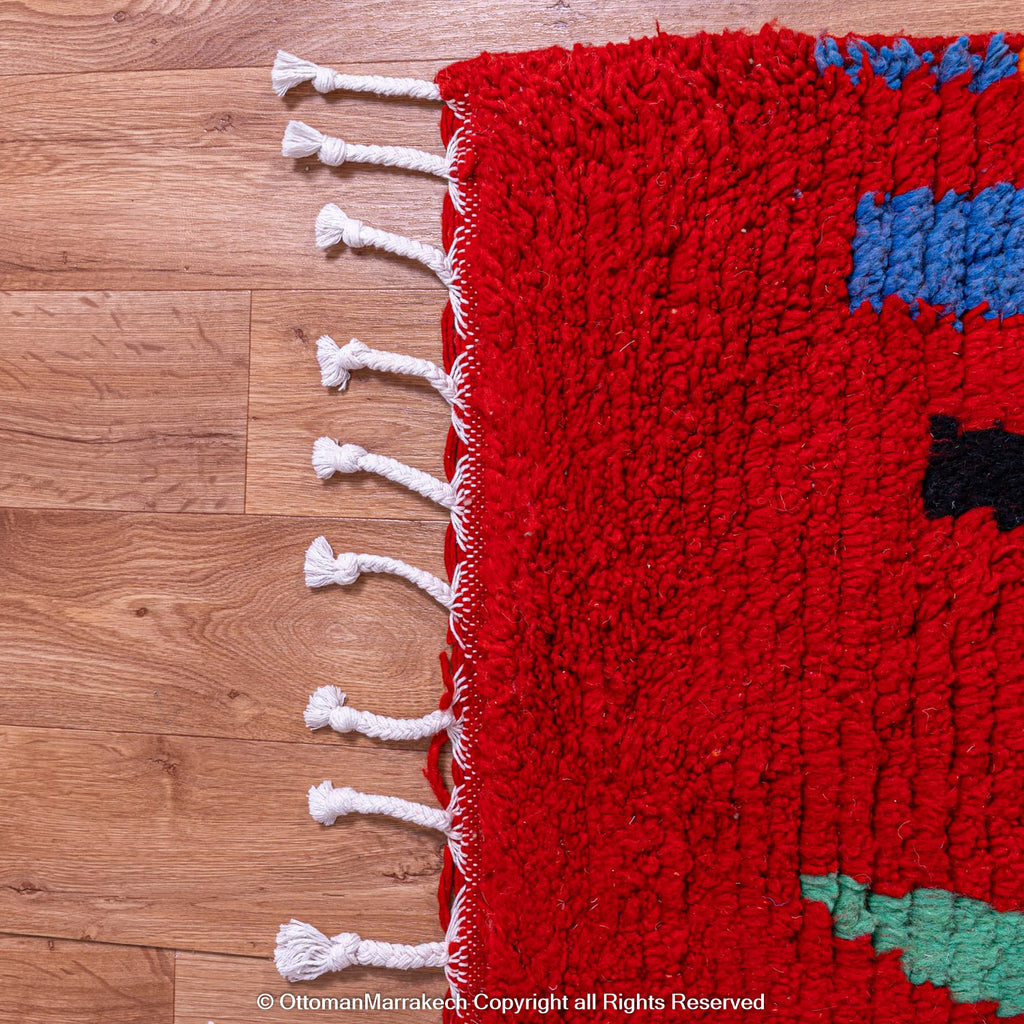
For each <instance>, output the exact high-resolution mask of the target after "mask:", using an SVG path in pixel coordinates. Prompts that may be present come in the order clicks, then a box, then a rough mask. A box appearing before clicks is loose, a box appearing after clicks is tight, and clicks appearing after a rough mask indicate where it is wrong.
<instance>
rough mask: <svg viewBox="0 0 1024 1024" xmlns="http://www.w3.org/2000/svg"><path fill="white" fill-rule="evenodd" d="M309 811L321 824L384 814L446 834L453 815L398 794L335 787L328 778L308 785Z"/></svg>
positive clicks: (450, 825) (449, 829) (331, 823)
mask: <svg viewBox="0 0 1024 1024" xmlns="http://www.w3.org/2000/svg"><path fill="white" fill-rule="evenodd" d="M309 813H310V816H311V817H312V818H313V820H314V821H319V822H320V824H321V825H333V824H334V823H335V822H336V821H337V820H338V818H341V817H343V816H344V815H346V814H383V815H386V816H387V817H389V818H397V819H398V820H399V821H408V822H410V823H411V824H413V825H419V826H420V827H422V828H432V829H435V830H436V831H438V832H444V833H445V835H447V834H449V833H450V832H451V831H452V816H451V814H450V813H449V812H448V811H446V810H444V809H443V808H441V807H428V806H427V805H426V804H417V803H413V802H412V801H411V800H402V799H400V798H399V797H397V796H385V795H381V794H377V793H360V792H359V791H358V790H355V789H351V788H350V787H348V786H339V787H337V788H335V787H334V785H333V784H332V783H331V782H321V783H320V785H319V786H312V787H310V790H309Z"/></svg>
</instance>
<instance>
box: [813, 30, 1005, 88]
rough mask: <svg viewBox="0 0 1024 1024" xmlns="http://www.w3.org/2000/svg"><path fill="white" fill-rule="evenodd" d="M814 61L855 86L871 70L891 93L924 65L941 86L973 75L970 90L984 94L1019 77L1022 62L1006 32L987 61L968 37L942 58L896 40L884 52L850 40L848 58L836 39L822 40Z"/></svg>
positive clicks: (997, 39)
mask: <svg viewBox="0 0 1024 1024" xmlns="http://www.w3.org/2000/svg"><path fill="white" fill-rule="evenodd" d="M814 57H815V60H816V61H817V63H818V70H819V71H820V72H821V73H822V74H824V73H825V71H826V69H828V68H830V67H836V68H841V69H842V70H844V71H845V72H846V74H847V75H848V76H849V78H850V81H852V82H853V83H854V85H856V84H857V83H858V82H859V81H860V75H861V72H862V71H863V70H864V67H865V66H867V67H869V68H871V70H872V71H873V72H874V73H875V75H876V76H878V77H879V78H884V79H885V81H886V84H887V85H888V86H889V88H890V89H899V88H900V86H902V85H903V80H904V79H905V78H906V77H907V75H909V74H910V72H911V71H916V70H917V69H918V68H919V67H921V65H922V64H924V65H927V66H928V68H929V69H930V70H931V72H932V73H933V74H934V75H935V84H936V85H937V86H939V85H944V84H945V83H946V82H949V81H951V80H952V79H954V78H957V77H958V76H960V75H963V74H967V75H970V80H969V82H968V84H967V88H968V89H970V90H971V92H981V91H982V90H983V89H987V88H988V87H989V86H990V85H991V84H992V83H993V82H998V81H999V80H1000V79H1001V78H1009V77H1010V76H1011V75H1015V74H1016V73H1017V62H1018V55H1017V54H1016V53H1015V52H1014V51H1013V50H1011V49H1010V47H1009V46H1007V44H1006V40H1005V38H1004V37H1003V33H1002V32H999V33H997V34H996V35H994V36H993V37H992V38H991V39H990V40H989V44H988V49H987V50H986V51H985V55H984V57H983V56H981V54H978V53H971V50H970V40H969V39H968V38H967V36H961V37H960V38H959V39H957V40H956V41H955V42H953V43H951V44H950V45H949V46H948V47H947V48H946V51H945V53H943V54H941V55H937V54H934V53H932V52H931V50H925V51H924V52H923V53H920V54H919V53H918V52H917V51H916V50H915V49H914V47H913V45H912V44H911V43H910V41H909V40H907V39H896V40H894V41H893V43H892V46H883V47H881V48H878V47H874V46H872V45H871V44H870V43H869V42H867V41H866V40H864V39H850V40H849V41H848V42H847V43H846V53H845V55H844V54H843V51H842V50H841V49H840V45H839V43H838V42H836V40H835V39H833V38H832V37H831V36H821V37H820V38H819V39H818V43H817V45H816V46H815V49H814Z"/></svg>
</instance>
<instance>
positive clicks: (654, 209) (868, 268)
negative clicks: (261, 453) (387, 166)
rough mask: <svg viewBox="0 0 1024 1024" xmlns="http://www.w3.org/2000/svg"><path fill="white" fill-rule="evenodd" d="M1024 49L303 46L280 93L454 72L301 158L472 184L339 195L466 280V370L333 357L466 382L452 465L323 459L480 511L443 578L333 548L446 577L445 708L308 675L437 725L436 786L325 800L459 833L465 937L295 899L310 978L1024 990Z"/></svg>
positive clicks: (752, 40) (638, 994)
mask: <svg viewBox="0 0 1024 1024" xmlns="http://www.w3.org/2000/svg"><path fill="white" fill-rule="evenodd" d="M1022 45H1024V38H1021V37H1010V36H1006V37H1003V36H1002V35H998V36H994V37H983V38H982V37H978V38H970V39H967V38H964V39H959V40H958V39H954V38H950V39H909V40H907V39H893V38H886V39H882V38H868V39H866V40H860V39H854V38H848V39H838V40H833V39H827V38H821V39H815V38H813V37H809V36H803V35H797V34H794V33H792V32H788V31H785V30H775V29H771V28H765V29H764V30H763V31H761V32H760V33H759V34H754V35H747V34H739V33H727V34H724V35H716V36H710V35H701V36H697V37H694V38H679V37H674V36H670V35H664V34H662V35H658V36H656V37H654V38H651V39H645V40H639V41H636V42H631V43H628V44H622V45H614V46H608V47H602V48H577V49H576V50H574V51H572V52H565V51H563V50H560V49H552V50H546V51H543V52H538V53H529V54H520V55H511V56H509V55H500V56H493V55H483V56H481V57H479V58H477V59H474V60H471V61H468V62H465V63H462V64H458V65H455V66H453V67H450V68H447V69H446V70H444V71H443V72H441V74H440V75H439V76H438V78H437V82H436V85H435V84H433V83H416V82H409V81H406V80H392V79H372V78H352V77H350V76H344V75H339V74H337V73H336V72H332V71H330V70H329V69H327V68H324V67H320V66H317V65H313V64H307V63H306V62H303V61H299V60H297V59H295V58H292V57H290V56H288V55H282V56H281V58H280V59H279V64H278V67H277V69H276V72H275V85H276V86H277V88H278V90H279V91H281V92H283V91H284V90H286V89H287V88H290V87H291V86H293V85H297V84H300V83H301V82H303V81H309V80H311V81H312V83H313V86H314V87H315V88H316V89H318V90H319V91H321V92H324V91H328V90H330V89H334V88H354V89H362V90H364V91H374V92H381V93H390V94H398V95H418V96H420V97H421V98H424V99H427V100H431V99H440V100H442V101H443V102H444V104H445V106H444V107H443V115H442V117H441V127H442V136H443V141H444V142H445V144H446V145H447V153H446V156H445V157H444V158H440V157H430V156H429V155H428V154H418V155H417V154H416V153H415V151H409V150H397V149H394V150H391V149H389V148H388V147H362V146H353V145H351V144H349V145H347V146H346V144H345V143H343V142H341V140H338V139H333V138H331V137H329V136H322V135H320V133H319V132H316V131H314V130H313V129H309V128H308V127H306V126H304V125H294V124H293V125H292V126H290V128H289V136H287V137H286V142H285V153H286V155H290V156H309V155H318V156H319V158H320V159H321V160H323V161H324V162H327V163H335V164H337V163H341V162H343V161H345V160H348V161H350V162H351V161H353V160H354V161H360V162H376V163H391V164H396V165H398V166H405V167H410V168H412V169H415V170H418V171H424V172H426V173H434V174H437V175H439V176H441V177H443V178H447V179H448V181H449V196H448V197H447V198H446V199H445V203H444V216H443V226H444V249H443V250H438V249H433V248H432V247H430V246H424V245H421V244H419V243H414V242H411V241H410V240H408V239H405V238H403V237H400V236H397V235H390V234H387V233H385V232H382V231H379V230H376V229H374V228H369V227H367V226H366V225H363V224H361V223H360V222H358V221H355V220H352V219H351V218H349V217H347V216H346V215H345V214H343V213H342V212H341V210H339V209H338V207H336V206H333V205H331V206H328V207H326V208H325V210H324V211H323V212H322V213H321V215H320V218H319V220H318V240H319V243H320V244H321V245H322V246H324V247H326V246H330V245H334V244H338V243H343V244H347V245H350V246H367V245H370V246H379V247H382V248H385V249H389V250H391V251H393V252H399V253H402V254H404V255H407V256H409V257H411V258H413V259H418V260H420V261H421V262H423V263H425V264H426V265H427V266H428V267H429V268H430V269H431V270H433V271H434V272H435V273H436V274H437V276H438V277H439V278H440V280H441V281H442V283H443V284H444V285H445V286H447V287H448V288H449V292H450V295H451V300H452V301H451V304H450V306H449V309H448V311H447V314H446V316H445V319H444V322H443V325H442V331H443V337H444V352H445V357H444V367H443V370H442V369H441V368H439V367H431V366H430V364H424V363H422V361H418V360H409V359H408V358H404V357H402V356H400V355H396V354H394V353H382V352H378V351H376V350H374V349H373V345H372V339H364V341H365V344H362V343H357V342H353V343H351V344H349V345H343V346H339V345H337V344H335V343H334V342H333V341H332V340H331V339H330V338H326V339H322V341H321V346H320V354H321V363H322V367H323V374H324V382H325V383H326V384H329V385H334V386H340V387H344V386H346V384H348V383H349V380H348V378H349V374H350V373H351V372H352V371H353V370H356V369H359V368H361V367H368V368H370V369H371V370H378V371H395V372H402V373H418V374H419V375H421V376H426V377H427V378H428V379H429V380H431V382H432V383H433V384H434V385H435V387H437V388H438V390H439V391H440V392H441V393H442V395H444V396H445V397H446V398H447V400H448V401H449V402H450V403H451V404H452V410H453V429H452V433H451V436H450V439H449V445H448V460H447V467H448V473H449V479H448V480H446V481H438V480H431V479H430V478H427V477H425V476H424V474H417V472H416V471H415V470H411V469H409V468H408V467H405V466H402V465H401V464H399V463H394V462H393V461H392V460H390V459H388V458H386V453H367V452H365V451H363V450H362V449H353V448H352V446H348V445H344V444H343V443H342V444H341V445H338V444H336V443H334V441H333V440H332V439H322V440H321V441H320V442H318V449H317V455H316V456H315V458H314V463H315V465H316V468H317V472H318V473H320V475H322V476H329V475H331V474H332V473H334V472H354V471H357V470H358V471H367V472H376V473H380V474H382V475H385V476H388V477H390V478H391V479H393V480H397V481H399V482H400V483H404V484H405V485H407V486H410V487H413V488H414V489H416V490H419V491H421V493H425V494H428V496H430V497H432V498H434V500H437V501H439V502H441V503H442V504H444V505H446V507H448V508H450V509H451V510H452V518H453V527H452V530H451V531H450V536H449V545H448V551H447V555H448V571H449V579H448V580H438V579H435V578H434V577H428V576H427V575H426V574H424V573H421V572H419V570H416V569H414V568H413V567H410V566H406V565H404V564H403V563H398V562H394V561H393V560H390V559H387V558H386V557H377V556H372V555H356V554H341V555H338V554H335V550H342V551H343V550H344V537H337V538H328V541H329V542H330V543H328V541H324V540H322V539H321V540H318V541H317V542H316V543H315V544H314V545H313V547H312V548H311V549H310V553H309V556H308V559H307V566H306V569H307V580H308V582H309V583H310V584H311V585H314V586H320V585H324V584H328V583H341V584H344V583H348V582H351V581H352V580H353V579H355V578H356V576H358V575H359V574H360V573H361V572H397V573H399V574H401V575H405V576H407V578H409V579H410V580H411V581H412V582H413V583H416V584H417V585H419V586H421V587H423V588H424V589H425V590H426V591H427V592H428V593H429V594H431V595H432V596H433V597H435V598H436V599H437V600H439V601H441V602H442V603H443V604H445V605H446V606H447V607H449V608H450V609H451V631H450V636H449V640H450V645H451V649H450V653H449V654H448V656H447V657H446V658H445V676H444V678H445V683H446V695H445V697H444V699H443V700H442V701H441V710H440V711H435V712H433V713H432V715H428V716H425V717H424V718H423V719H416V720H403V721H399V722H395V721H394V720H391V719H381V718H379V716H375V715H371V714H368V713H367V712H362V711H356V710H354V709H351V708H348V707H347V706H345V705H344V704H343V703H342V701H343V698H340V699H339V695H338V694H337V693H336V692H335V693H333V694H332V693H324V692H319V694H318V695H314V700H313V701H312V702H311V704H310V709H309V710H308V711H307V721H309V722H310V724H311V726H313V727H319V726H321V725H330V726H332V727H333V728H336V729H340V730H342V731H345V730H351V729H359V730H360V731H364V732H368V733H369V734H370V735H376V736H380V737H383V738H385V739H386V738H389V737H392V736H399V735H401V736H407V735H420V736H422V735H435V736H436V738H435V741H434V745H433V747H432V750H431V755H430V760H429V769H428V770H429V775H430V778H431V779H432V781H433V784H434V786H435V788H436V790H437V795H438V800H439V805H438V806H437V807H433V808H431V807H422V806H420V805H411V804H406V803H405V802H404V801H396V800H394V799H393V798H389V797H386V796H380V797H378V796H368V795H366V794H358V793H353V792H352V791H351V790H346V789H343V788H336V787H333V786H332V785H331V784H330V783H324V784H323V785H322V786H318V787H316V788H315V789H314V791H313V793H312V794H311V801H310V806H311V811H312V812H313V815H314V817H315V818H316V819H317V820H318V821H321V822H323V823H325V824H332V823H333V822H334V821H335V819H337V818H339V817H340V816H341V815H344V814H346V813H349V812H353V811H363V812H367V813H386V814H393V815H395V816H398V817H402V818H404V819H405V820H407V821H412V822H416V823H417V824H418V825H423V826H427V827H434V828H438V829H440V830H441V831H443V832H445V833H446V835H447V836H448V845H447V853H446V868H445V872H444V876H443V878H442V880H441V910H442V914H441V917H442V925H443V926H444V927H445V928H447V934H446V936H445V937H444V939H443V941H442V940H440V938H439V941H436V942H428V943H419V944H409V945H403V944H401V943H397V942H394V943H392V942H381V941H373V940H363V939H360V938H359V936H356V935H353V934H351V933H347V932H341V933H340V934H337V935H334V936H333V937H332V938H328V937H326V936H325V935H324V934H323V933H321V932H320V931H318V930H317V929H314V928H311V927H310V926H308V925H302V924H299V923H298V922H293V923H292V924H291V925H287V926H285V927H283V928H282V932H281V936H280V945H279V950H278V958H277V959H278V966H279V967H280V968H281V970H282V973H283V974H285V976H286V977H288V978H289V979H290V980H296V981H298V980H302V979H303V978H307V977H313V976H316V975H318V974H320V973H323V972H324V971H328V970H336V969H340V968H342V967H344V966H346V965H347V964H351V963H357V964H380V965H384V966H396V967H410V966H423V965H434V966H443V967H444V968H445V969H446V970H447V972H448V977H449V979H450V981H451V984H452V991H453V993H454V995H455V996H457V997H458V998H457V999H453V1000H452V1004H451V1005H450V1006H449V1008H448V1009H447V1010H446V1011H445V1012H446V1016H447V1018H448V1019H449V1020H452V1021H480V1022H487V1024H491V1022H497V1021H514V1022H524V1024H525V1022H532V1021H539V1020H551V1019H557V1020H562V1021H572V1022H576V1021H592V1022H595V1024H612V1022H617V1021H625V1020H644V1021H659V1020H666V1021H681V1020H685V1019H690V1018H691V1017H694V1016H695V1015H698V1014H702V1015H703V1016H704V1018H705V1019H714V1020H718V1021H729V1022H731V1021H747V1020H751V1021H753V1020H761V1019H765V1018H766V1017H767V1018H770V1019H772V1020H777V1021H784V1022H797V1021H808V1022H809V1021H814V1022H825V1021H827V1022H837V1024H838V1022H846V1021H849V1022H857V1024H861V1022H863V1021H872V1022H875V1024H899V1022H908V1024H909V1022H913V1024H925V1022H940V1021H941V1022H949V1021H956V1022H968V1021H971V1022H978V1021H994V1020H996V1019H997V1018H1000V1019H1005V1018H1010V1017H1014V1016H1015V1015H1024V913H1022V911H1024V817H1022V815H1024V528H1021V527H1022V524H1024V145H1022V143H1024V129H1022V124H1024V122H1022V118H1021V114H1020V111H1021V110H1022V109H1024V82H1022V77H1021V73H1020V67H1019V62H1018V51H1019V50H1020V49H1021V47H1022ZM382 83H383V84H382ZM396 83H397V84H396ZM417 90H418V91H417ZM340 201H341V200H339V202H340ZM342 205H344V204H343V203H342ZM354 213H356V214H358V211H354ZM325 326H328V325H325ZM337 327H338V328H339V329H340V330H344V325H337ZM414 364H415V365H414ZM351 386H354V387H357V386H358V381H353V382H352V384H351ZM339 400H343V399H341V398H339ZM341 441H342V442H344V439H341ZM331 544H333V545H334V550H332V548H331V546H330V545H331ZM339 600H344V598H342V597H339ZM448 740H450V741H451V742H452V745H453V748H454V754H455V763H454V768H453V774H454V788H453V789H452V790H451V791H449V789H448V787H446V786H445V784H444V783H443V782H442V779H441V774H440V772H439V771H438V755H439V752H440V749H441V747H442V745H443V743H444V742H447V741H448ZM343 767H344V766H343V765H341V766H340V767H339V771H343ZM453 901H454V910H453V909H452V908H453ZM338 915H339V918H340V920H338V921H336V922H321V923H320V924H321V925H324V924H326V925H327V932H328V934H331V933H332V928H331V926H332V925H334V926H335V927H334V928H333V931H340V928H343V927H344V926H345V924H346V922H345V920H344V916H345V915H344V908H343V907H341V908H338ZM391 938H402V937H401V936H398V937H391ZM701 1000H704V1002H703V1003H702V1002H701ZM716 1001H717V1002H716ZM703 1011H708V1012H706V1013H704V1012H703ZM1021 1019H1024V1017H1022V1018H1021Z"/></svg>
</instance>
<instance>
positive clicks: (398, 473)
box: [313, 437, 456, 509]
mask: <svg viewBox="0 0 1024 1024" xmlns="http://www.w3.org/2000/svg"><path fill="white" fill-rule="evenodd" d="M313 469H314V471H315V472H316V475H317V476H318V477H320V479H321V480H329V479H330V478H331V477H332V476H334V474H335V473H376V474H377V476H382V477H384V478H385V479H386V480H393V481H394V482H395V483H396V484H401V485H402V486H403V487H407V488H408V489H409V490H410V491H415V492H416V493H417V494H422V495H423V497H424V498H429V499H430V500H431V501H433V502H436V503H437V504H438V505H441V506H443V507H444V508H447V509H453V508H455V504H456V497H455V488H454V487H452V485H451V484H450V483H446V482H445V481H444V480H438V479H437V477H436V476H431V475H430V474H429V473H424V472H423V471H422V470H420V469H413V467H412V466H407V465H406V464H405V463H404V462H399V461H398V460H397V459H389V458H388V457H387V456H385V455H374V454H373V452H368V451H367V450H366V449H365V448H360V447H359V445H357V444H338V442H337V441H334V440H332V439H331V438H329V437H320V438H317V439H316V441H314V442H313Z"/></svg>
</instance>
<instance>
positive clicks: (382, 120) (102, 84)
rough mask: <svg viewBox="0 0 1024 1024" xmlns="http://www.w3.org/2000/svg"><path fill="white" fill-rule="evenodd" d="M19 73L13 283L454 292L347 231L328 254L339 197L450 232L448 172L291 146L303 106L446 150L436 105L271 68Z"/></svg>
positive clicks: (5, 249)
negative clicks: (326, 217) (380, 96)
mask: <svg viewBox="0 0 1024 1024" xmlns="http://www.w3.org/2000/svg"><path fill="white" fill-rule="evenodd" d="M0 24H2V21H0ZM2 84H3V88H4V124H3V127H2V128H0V166H2V167H3V174H2V175H0V287H6V288H18V289H26V288H39V289H87V288H106V289H111V288H120V289H177V290H182V289H249V288H289V287H294V285H295V284H296V282H301V283H302V285H303V287H306V288H337V287H339V286H340V285H342V284H344V285H346V286H349V285H358V284H360V283H362V285H364V286H368V287H374V288H379V287H391V288H405V287H409V286H410V285H412V286H416V285H418V286H420V287H423V286H431V285H433V286H435V287H437V288H438V289H439V290H440V285H439V284H437V281H436V278H434V276H433V275H432V274H431V273H430V271H428V270H426V269H425V268H423V267H421V266H420V265H419V264H413V263H410V261H408V260H403V259H400V258H398V257H391V256H385V255H379V254H372V253H365V252H363V253H353V252H350V251H348V250H345V249H344V248H343V247H342V248H339V249H337V250H336V251H332V253H331V254H329V255H325V254H324V253H323V252H321V251H320V250H318V249H317V248H316V246H315V243H314V237H313V224H314V220H315V218H316V214H317V212H318V211H319V209H320V207H321V206H322V205H323V204H324V203H327V202H337V203H339V205H341V206H342V207H343V208H344V209H346V210H347V211H348V212H349V213H351V214H352V215H353V216H357V217H360V218H361V219H363V220H365V221H366V223H369V224H376V225H378V226H380V227H384V228H387V229H389V230H392V231H398V232H400V233H402V234H408V235H412V236H414V237H417V238H420V239H422V240H423V241H426V242H432V243H435V244H437V243H439V242H440V211H441V204H442V199H443V195H444V185H443V183H442V182H440V181H439V180H438V179H436V178H433V177H430V176H428V175H422V174H415V173H409V172H405V171H401V170H396V169H393V168H391V169H389V168H375V167H366V166H355V167H341V168H330V167H325V166H323V165H322V164H320V163H319V162H318V161H317V160H315V159H306V160H299V161H295V160H288V159H285V158H284V157H282V156H281V152H280V146H281V136H282V134H283V132H284V129H285V125H286V124H287V123H288V120H289V117H297V118H302V119H305V120H308V121H310V123H312V124H314V125H316V126H317V127H319V128H321V129H322V130H324V131H327V132H329V133H331V134H335V135H342V136H345V137H347V138H348V139H349V140H351V141H353V142H373V143H378V142H389V143H394V144H397V145H409V146H417V147H419V148H421V149H430V150H432V151H439V149H440V142H439V130H438V119H439V108H438V105H437V104H429V103H417V102H402V101H400V100H399V101H390V102H381V101H379V100H374V99H372V98H370V99H367V98H365V97H364V98H360V97H357V96H338V97H334V98H332V99H330V100H328V101H325V100H324V99H323V98H321V97H319V96H317V95H316V94H315V93H314V94H312V95H310V94H309V93H308V92H307V93H306V94H305V95H300V96H296V97H294V98H293V99H291V100H290V101H289V102H285V101H282V100H280V99H278V98H277V97H276V96H275V95H274V94H273V92H272V91H271V88H270V78H269V73H268V71H267V70H266V69H241V70H222V71H195V72H154V73H146V74H133V73H121V74H102V75H82V76H79V75H54V76H47V77H33V78H27V79H19V78H5V79H3V83H2ZM85 96H87V97H88V102H84V101H83V97H85ZM41 226H43V229H42V230H41Z"/></svg>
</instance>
